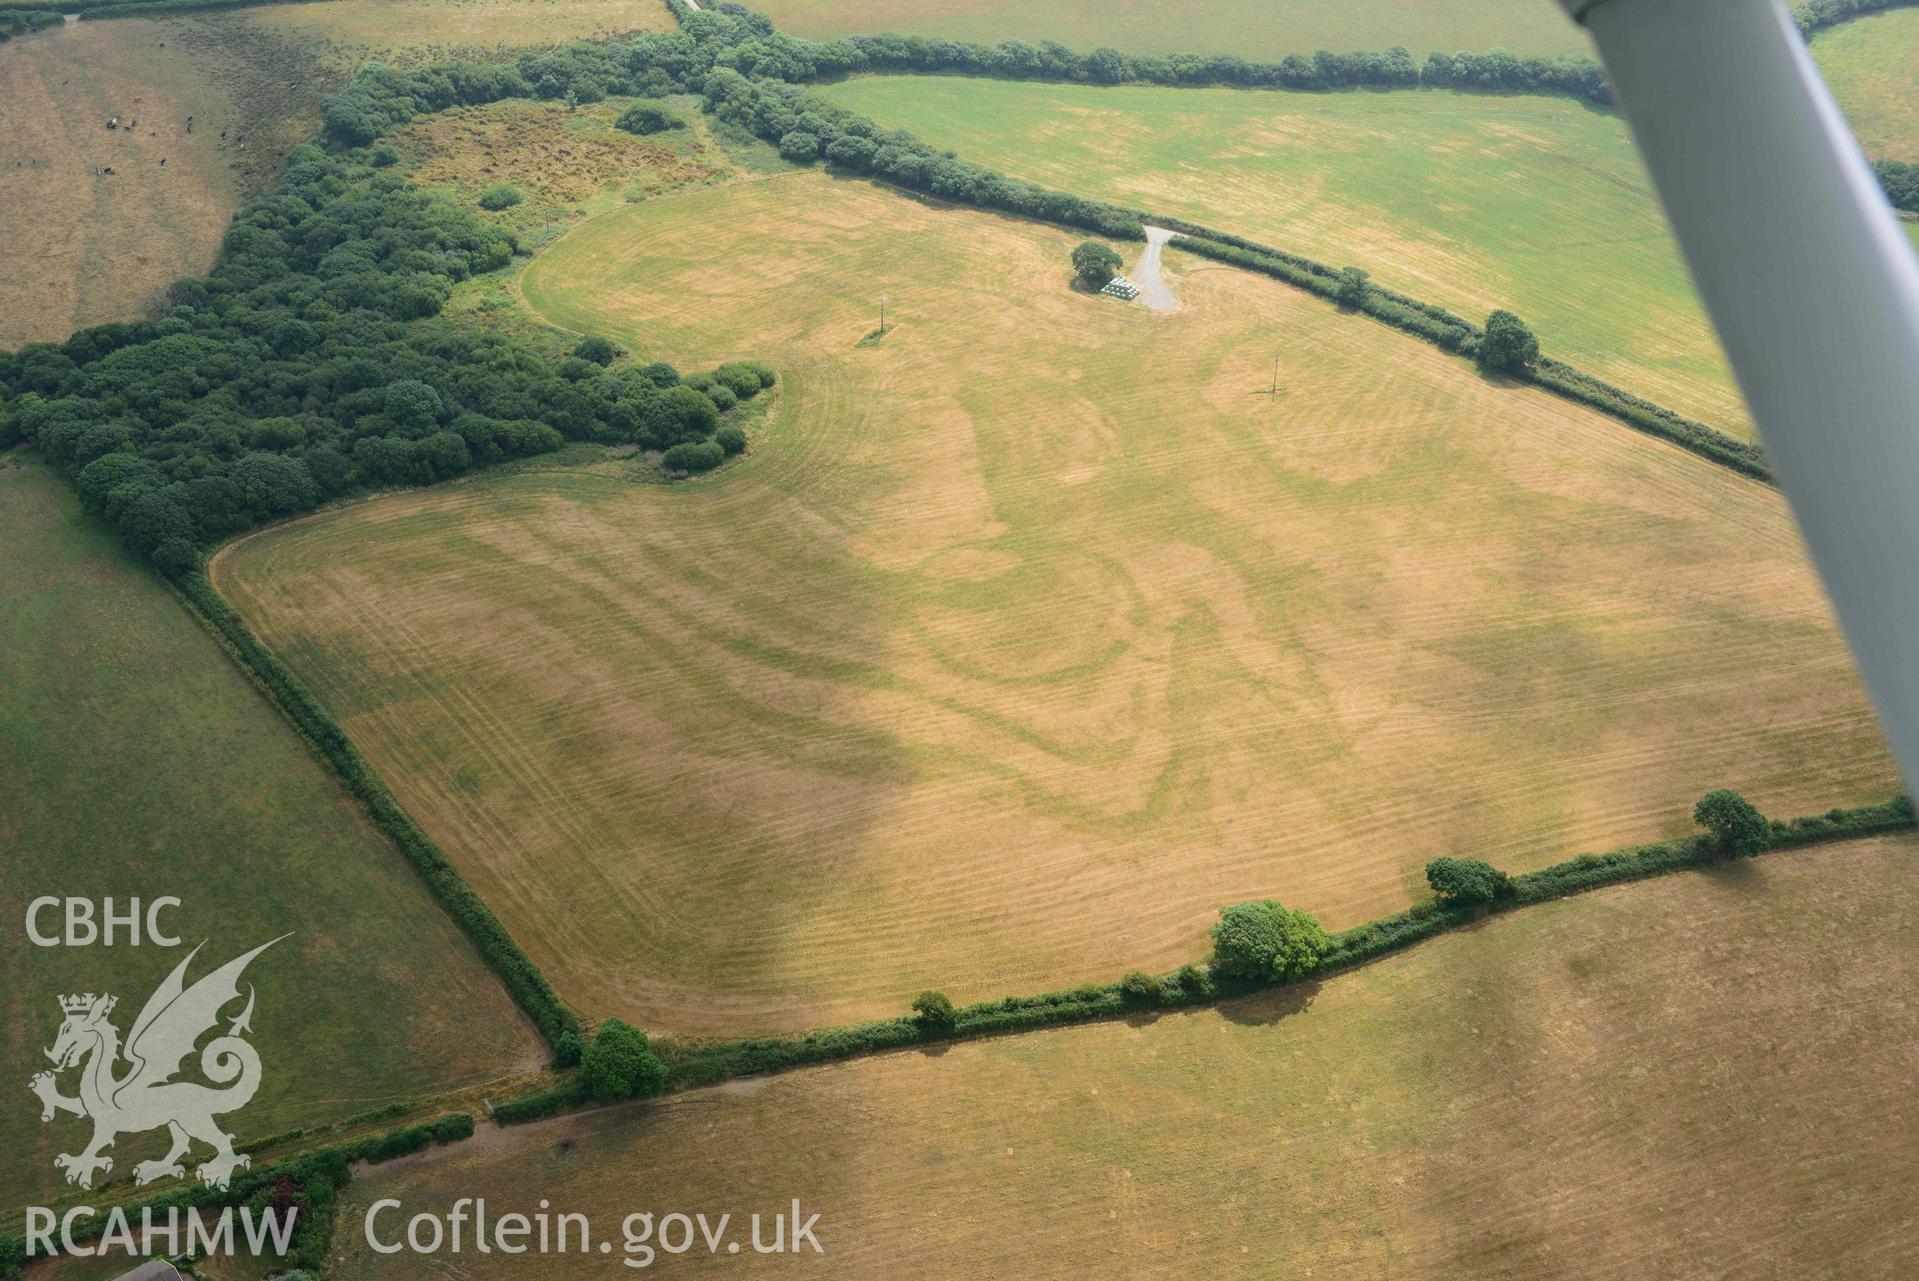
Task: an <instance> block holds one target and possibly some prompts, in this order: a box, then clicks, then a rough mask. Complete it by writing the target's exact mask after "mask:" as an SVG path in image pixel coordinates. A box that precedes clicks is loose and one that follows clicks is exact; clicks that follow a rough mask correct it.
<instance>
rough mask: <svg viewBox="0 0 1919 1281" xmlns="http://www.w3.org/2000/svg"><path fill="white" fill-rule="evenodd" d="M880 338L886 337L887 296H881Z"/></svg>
mask: <svg viewBox="0 0 1919 1281" xmlns="http://www.w3.org/2000/svg"><path fill="white" fill-rule="evenodd" d="M880 337H882V338H884V337H886V295H885V294H881V295H880Z"/></svg>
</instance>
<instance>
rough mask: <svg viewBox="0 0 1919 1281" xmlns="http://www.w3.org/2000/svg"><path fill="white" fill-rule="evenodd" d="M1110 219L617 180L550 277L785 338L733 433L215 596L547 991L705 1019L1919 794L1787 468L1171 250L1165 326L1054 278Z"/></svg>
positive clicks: (378, 515)
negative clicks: (1713, 798) (1244, 906)
mask: <svg viewBox="0 0 1919 1281" xmlns="http://www.w3.org/2000/svg"><path fill="white" fill-rule="evenodd" d="M1075 240H1076V237H1074V236H1073V235H1071V234H1069V233H1066V232H1064V231H1059V230H1056V229H1049V228H1044V227H1038V226H1034V225H1032V224H1030V223H1025V222H1020V221H1017V220H1012V219H1002V218H996V217H992V216H989V215H985V214H981V213H978V212H974V211H966V210H949V209H939V208H935V207H933V206H930V205H927V204H923V203H918V202H914V201H910V200H907V199H905V198H903V197H900V196H898V195H895V194H893V193H890V192H888V191H885V190H883V189H880V188H876V187H874V186H871V185H868V184H864V183H857V182H845V181H836V180H833V179H830V178H828V177H826V176H824V175H821V174H812V173H807V174H791V175H788V176H786V177H780V178H772V179H767V180H763V181H758V182H750V183H745V184H741V185H734V186H730V187H719V188H706V189H703V190H698V191H689V192H684V193H681V194H676V195H671V196H667V197H664V198H661V199H659V200H653V201H648V202H646V203H644V204H640V205H634V206H630V207H627V208H625V209H622V210H620V211H618V212H615V213H612V214H609V215H606V216H604V217H600V218H596V219H592V220H590V221H587V222H585V223H583V224H581V225H579V226H578V227H576V228H574V229H573V230H572V231H571V232H569V233H568V234H567V235H566V236H565V237H564V238H562V239H561V240H559V241H558V242H556V243H555V244H554V245H553V246H552V247H551V248H549V249H547V250H546V251H545V252H544V253H542V254H541V255H540V256H539V257H537V258H535V259H534V260H533V262H532V263H531V264H530V266H529V267H528V268H527V270H526V271H525V273H524V274H523V276H522V277H521V284H522V287H523V290H524V293H525V296H526V298H527V299H528V301H529V302H530V303H531V305H532V307H533V310H534V312H535V313H537V314H538V315H539V316H540V317H542V318H543V319H545V320H547V321H549V322H552V323H554V324H557V325H560V326H562V327H565V328H568V329H574V330H581V331H593V332H599V333H604V334H606V335H608V336H610V337H612V338H613V339H614V340H615V341H617V342H620V343H622V344H625V345H628V346H630V347H631V348H632V349H633V350H634V351H635V352H636V353H637V355H638V357H639V358H641V359H655V358H662V357H663V358H666V359H670V360H673V361H675V362H677V363H679V364H680V366H681V367H682V368H703V367H708V366H710V365H712V364H713V363H715V362H716V361H718V360H720V359H722V358H727V357H733V356H758V357H761V358H764V359H766V360H768V361H770V362H771V363H773V364H774V365H775V366H776V367H777V368H778V369H779V370H780V371H781V374H782V378H783V383H782V385H781V387H780V389H779V390H778V392H777V396H778V398H779V399H778V403H777V405H776V406H775V408H774V410H773V412H772V415H771V417H770V418H769V419H768V421H767V423H766V425H765V426H764V427H763V428H761V429H759V430H758V431H756V433H755V434H754V436H753V444H752V447H751V449H750V451H749V452H748V454H747V455H746V457H745V458H744V459H743V460H742V461H740V462H738V463H736V464H734V465H732V466H731V467H729V468H727V469H726V470H724V471H722V472H721V473H719V474H718V475H717V476H715V477H713V478H711V479H709V480H706V481H701V482H697V483H693V484H687V485H680V486H673V487H663V486H659V485H650V484H639V483H635V482H636V481H638V480H640V479H642V478H643V476H644V472H643V471H642V469H641V468H640V467H639V466H638V465H637V464H635V463H633V462H622V461H620V460H607V461H605V462H603V463H600V464H596V465H594V466H592V467H590V468H586V469H578V468H570V467H568V466H566V465H564V464H556V465H555V466H554V467H552V468H550V469H531V470H525V471H522V472H519V473H517V474H512V475H494V476H486V477H480V478H477V479H475V480H474V481H472V482H470V483H462V484H458V485H454V486H451V487H443V488H440V489H436V490H432V491H426V492H418V493H406V494H396V495H392V496H389V497H385V498H381V499H379V500H377V501H373V502H369V503H365V504H362V505H359V506H355V507H351V508H348V509H344V510H341V511H338V512H333V513H328V514H325V515H322V516H319V517H316V518H314V519H311V520H308V521H305V522H302V523H299V524H295V525H291V526H287V527H284V528H281V529H278V530H273V531H269V532H266V533H263V534H261V535H258V536H256V537H253V538H251V539H248V540H245V541H242V542H240V543H238V544H236V545H234V546H233V547H231V548H230V549H228V550H227V551H226V552H224V553H223V554H222V555H221V557H220V558H219V560H218V561H217V562H216V564H215V567H214V569H215V577H216V582H217V583H218V585H219V587H220V589H221V590H222V591H223V592H225V593H226V594H227V595H228V597H229V598H230V599H232V600H233V601H234V602H235V603H236V604H237V605H238V606H239V607H240V608H241V610H242V611H243V612H244V613H245V614H246V615H247V617H248V618H249V619H250V620H251V621H252V623H253V624H254V626H255V627H256V628H257V629H258V630H259V632H260V633H261V635H262V636H263V637H264V639H265V640H266V641H267V643H268V644H270V645H272V646H274V647H275V648H276V649H277V650H278V652H280V653H281V654H283V655H284V656H285V657H286V658H287V660H288V661H289V662H291V663H292V664H293V665H294V666H295V667H296V668H297V669H298V670H299V671H300V673H301V675H302V676H303V678H305V679H306V680H307V681H308V682H309V684H310V685H311V686H312V687H313V688H314V689H315V690H316V691H317V692H318V693H319V694H320V696H321V697H322V698H323V699H324V701H325V702H326V703H327V704H328V705H329V706H330V707H331V708H332V709H333V710H334V712H335V713H336V714H337V715H338V716H339V717H340V718H341V720H342V722H343V723H344V724H345V726H346V727H347V729H348V732H349V733H351V734H352V735H353V736H354V738H355V740H356V741H357V742H358V743H360V744H361V746H362V748H363V750H365V751H366V752H367V753H368V754H369V756H370V757H371V758H372V759H373V760H374V762H375V763H376V765H377V766H378V767H379V768H380V770H381V771H382V773H383V774H384V776H385V777H386V778H388V779H389V780H390V781H391V782H392V784H393V786H394V787H395V788H396V790H397V791H398V792H399V794H400V795H401V797H402V799H403V800H404V801H405V803H406V804H407V805H408V807H409V809H410V810H411V812H413V813H414V814H415V815H416V816H417V817H418V818H419V819H420V821H421V822H422V823H423V824H424V825H425V826H426V827H427V828H428V830H429V831H431V832H432V833H433V834H434V835H435V837H436V839H438V841H439V842H440V844H441V845H442V847H443V848H444V849H446V850H447V852H448V854H449V855H450V856H451V857H453V858H454V859H455V861H456V862H458V863H459V864H460V866H461V867H462V868H463V869H464V870H465V871H466V872H467V874H468V875H469V876H470V877H471V878H472V879H473V881H474V883H475V885H476V886H477V887H478V888H479V890H480V892H481V893H482V894H483V895H484V896H485V898H486V899H487V901H488V902H489V903H490V904H492V906H493V907H494V908H495V910H496V911H498V912H499V913H500V914H501V915H502V917H503V918H504V919H505V920H506V922H507V924H508V926H509V927H510V928H511V929H512V930H513V931H514V933H515V936H516V937H517V938H519V939H520V940H521V942H522V943H523V944H524V945H525V946H526V947H527V948H528V949H529V951H530V952H531V953H532V954H533V955H534V956H535V958H536V959H537V960H538V961H539V962H540V964H541V965H542V966H543V967H544V968H545V969H546V971H547V973H548V974H549V976H550V977H552V979H553V980H554V982H555V984H556V985H557V986H558V988H559V989H560V991H561V993H562V994H563V995H565V996H566V997H567V998H568V999H569V1000H571V1001H573V1002H574V1003H575V1004H576V1005H577V1006H578V1007H579V1008H581V1009H582V1010H584V1011H586V1012H588V1013H590V1014H594V1015H607V1014H621V1015H623V1016H627V1017H629V1018H632V1019H635V1020H636V1021H639V1022H642V1023H644V1024H645V1025H647V1026H650V1027H653V1028H656V1029H663V1030H671V1031H676V1032H685V1033H723V1032H748V1031H757V1030H763V1029H770V1028H796V1027H806V1026H818V1025H822V1024H827V1023H833V1022H840V1021H846V1020H850V1019H853V1018H857V1017H861V1016H865V1015H871V1014H874V1013H878V1012H883V1011H890V1010H898V1009H900V1008H903V1007H904V1006H905V1004H906V1002H907V1001H908V1000H909V999H910V998H911V996H912V995H913V994H914V993H915V992H917V991H919V990H920V989H922V988H925V987H928V986H940V987H945V988H947V989H948V990H949V991H950V992H951V994H952V995H953V996H954V997H955V998H962V997H963V998H967V999H972V998H978V997H985V996H996V995H1000V994H1002V993H1005V992H1008V991H1034V990H1043V989H1046V988H1051V987H1057V986H1062V985H1067V984H1071V983H1075V982H1080V981H1084V980H1088V979H1094V978H1110V977H1112V976H1114V975H1117V974H1119V973H1121V972H1123V971H1124V970H1125V969H1127V968H1128V967H1130V966H1132V965H1144V966H1171V965H1174V964H1177V963H1179V962H1182V961H1185V960H1188V959H1192V958H1193V957H1195V956H1197V955H1198V954H1199V953H1200V952H1201V951H1202V950H1203V948H1204V945H1205V941H1204V940H1205V930H1206V927H1207V925H1208V922H1209V921H1210V920H1211V919H1212V917H1213V915H1214V913H1215V910H1216V908H1217V906H1218V905H1219V904H1221V903H1225V902H1230V901H1234V900H1236V899H1241V898H1246V897H1251V896H1255V895H1267V894H1273V895H1277V896H1279V897H1281V898H1284V899H1286V900H1288V901H1291V902H1295V903H1301V904H1304V905H1306V906H1308V907H1310V908H1312V909H1314V910H1316V911H1318V912H1320V913H1322V914H1323V915H1324V916H1325V917H1326V918H1327V919H1328V921H1329V923H1332V924H1337V925H1343V924H1347V923H1351V922H1353V921H1356V920H1359V919H1364V918H1366V917H1370V916H1373V915H1376V914H1378V913H1380V912H1383V911H1388V910H1393V909H1396V908H1398V907H1401V906H1403V905H1404V904H1405V903H1407V902H1408V901H1409V900H1410V899H1411V898H1413V897H1414V896H1416V895H1418V894H1422V893H1424V884H1423V880H1422V877H1421V872H1420V869H1421V867H1422V866H1423V864H1424V862H1425V861H1426V860H1427V859H1429V858H1431V857H1433V856H1434V855H1437V854H1442V853H1460V852H1469V853H1474V854H1479V855H1484V856H1486V857H1490V858H1493V859H1495V860H1497V861H1499V862H1501V863H1503V864H1506V865H1509V866H1512V867H1515V868H1518V867H1525V866H1537V865H1539V864H1542V863H1545V862H1550V861H1554V860H1557V859H1560V858H1563V857H1566V856H1567V855H1569V854H1571V853H1573V852H1576V851H1578V850H1580V849H1584V848H1607V847H1611V846H1615V845H1619V844H1625V843H1628V842H1631V841H1635V840H1641V839H1647V838H1651V837H1656V836H1662V835H1671V834H1676V833H1679V832H1683V831H1685V830H1687V829H1688V827H1689V823H1688V820H1687V817H1686V815H1687V813H1688V811H1689V810H1690V807H1691V804H1692V802H1693V800H1694V799H1696V797H1697V796H1698V795H1699V794H1700V793H1701V792H1703V791H1705V790H1706V789H1708V788H1710V787H1713V786H1716V785H1721V784H1726V785H1732V786H1737V787H1740V788H1743V789H1745V790H1747V791H1748V792H1749V793H1750V794H1751V795H1753V796H1754V797H1755V798H1756V799H1757V800H1758V801H1759V803H1760V804H1762V805H1764V806H1765V807H1767V808H1768V809H1769V810H1772V811H1775V812H1778V813H1781V814H1788V815H1789V814H1795V813H1801V812H1806V811H1808V810H1823V809H1824V808H1826V807H1827V806H1828V805H1831V804H1834V803H1837V802H1841V801H1849V800H1864V799H1878V798H1881V797H1883V796H1884V795H1885V794H1887V793H1888V792H1890V791H1891V790H1892V789H1893V787H1894V786H1895V784H1894V780H1893V775H1892V771H1891V769H1890V768H1889V766H1888V764H1887V762H1886V760H1885V757H1884V755H1883V748H1882V747H1881V745H1880V742H1879V738H1878V733H1877V730H1876V728H1875V727H1874V724H1873V721H1872V718H1871V714H1870V712H1869V711H1868V710H1867V708H1866V704H1865V701H1864V699H1863V697H1862V695H1861V693H1860V691H1859V688H1858V686H1857V684H1856V680H1855V678H1854V676H1853V674H1852V670H1851V664H1850V661H1849V659H1848V657H1847V655H1846V653H1845V650H1844V648H1843V646H1842V645H1841V644H1840V642H1839V640H1838V638H1837V636H1836V635H1835V634H1834V632H1833V629H1832V625H1831V623H1830V621H1829V618H1828V615H1827V611H1826V606H1825V604H1824V602H1823V600H1822V599H1821V597H1820V595H1819V592H1818V589H1817V587H1816V585H1815V582H1814V580H1813V578H1812V576H1811V574H1810V572H1809V570H1808V569H1807V567H1806V565H1805V562H1804V559H1803V553H1802V552H1801V550H1800V547H1799V544H1798V540H1797V537H1796V535H1795V534H1794V532H1793V530H1792V527H1791V525H1790V523H1789V521H1788V518H1787V515H1786V511H1785V508H1784V505H1783V503H1782V501H1781V500H1780V498H1779V495H1778V494H1777V493H1776V492H1774V491H1772V490H1770V489H1766V488H1764V487H1762V486H1759V485H1756V484H1752V483H1749V482H1746V481H1743V480H1740V479H1737V478H1735V477H1733V476H1732V475H1730V474H1729V473H1727V472H1725V471H1723V470H1720V469H1718V468H1715V467H1713V466H1711V465H1709V464H1706V463H1704V462H1702V461H1700V460H1698V459H1696V458H1693V457H1692V456H1690V455H1686V454H1683V453H1680V452H1678V451H1676V450H1672V449H1669V448H1667V447H1664V446H1662V445H1660V444H1658V443H1657V442H1655V441H1652V440H1650V439H1648V438H1647V437H1645V436H1643V435H1640V434H1638V433H1635V432H1632V431H1629V430H1627V429H1625V428H1623V427H1621V426H1620V425H1618V424H1616V423H1614V422H1612V421H1610V420H1608V419H1605V418H1601V417H1598V416H1596V415H1593V414H1591V413H1588V412H1585V411H1582V410H1579V409H1577V408H1575V407H1573V406H1570V405H1567V404H1566V403H1565V402H1562V401H1559V400H1556V399H1554V398H1552V397H1549V396H1545V395H1543V394H1539V393H1536V392H1533V391H1530V390H1525V389H1518V388H1510V387H1504V386H1499V385H1495V384H1493V383H1490V382H1487V381H1485V380H1483V379H1481V378H1480V377H1479V376H1478V375H1477V374H1475V373H1474V371H1473V370H1472V368H1471V366H1470V365H1469V364H1468V363H1466V362H1464V361H1461V360H1458V359H1455V358H1450V357H1447V356H1444V355H1443V354H1441V353H1440V352H1438V351H1437V350H1435V349H1433V348H1431V347H1429V346H1426V345H1424V344H1421V343H1418V342H1415V341H1412V340H1410V339H1407V338H1405V337H1404V336H1402V335H1400V334H1398V333H1396V332H1394V331H1392V330H1389V329H1386V328H1385V327H1383V326H1380V325H1377V324H1374V323H1372V322H1370V321H1368V320H1365V319H1364V318H1362V317H1357V316H1351V315H1345V314H1342V313H1340V312H1339V311H1337V310H1336V309H1334V308H1333V307H1331V306H1328V305H1327V304H1325V303H1323V302H1321V301H1319V300H1318V299H1316V298H1313V297H1311V296H1308V295H1305V294H1303V293H1300V292H1298V291H1294V290H1290V289H1287V288H1286V287H1284V286H1281V285H1279V284H1277V283H1276V282H1273V281H1269V280H1266V279H1264V278H1261V277H1257V276H1253V275H1249V274H1247V273H1243V272H1239V271H1235V270H1231V269H1225V268H1219V267H1215V266H1212V265H1210V264H1206V263H1204V262H1202V261H1200V260H1197V259H1192V258H1188V257H1185V256H1184V255H1174V256H1173V268H1172V270H1173V273H1174V277H1175V279H1174V288H1175V290H1176V292H1177V293H1178V294H1179V296H1180V297H1181V298H1182V300H1183V302H1184V306H1183V307H1182V309H1181V310H1179V311H1177V312H1174V313H1168V314H1160V315H1155V314H1153V313H1149V312H1146V311H1144V310H1142V309H1139V308H1129V307H1126V306H1123V305H1121V304H1119V303H1116V302H1114V301H1112V300H1109V299H1098V298H1091V297H1087V296H1086V295H1083V294H1079V293H1075V292H1073V291H1072V290H1071V289H1069V288H1068V277H1069V274H1070V271H1069V267H1068V263H1067V256H1068V251H1069V250H1070V249H1071V247H1072V245H1073V243H1074V242H1075ZM882 293H883V294H886V295H887V296H888V298H889V300H890V301H889V307H888V316H889V321H890V322H891V323H892V324H893V325H894V328H893V329H892V331H891V332H890V333H889V334H888V335H887V336H886V338H885V339H884V340H883V341H881V342H880V343H879V344H878V345H876V346H861V345H859V344H860V340H861V338H862V337H863V336H864V335H866V334H868V333H869V332H870V331H871V330H872V329H873V328H874V326H875V324H876V316H875V312H876V310H877V306H876V304H877V298H878V295H880V294H882ZM1275 353H1281V354H1282V357H1283V359H1282V365H1283V381H1284V384H1285V385H1284V389H1283V394H1282V395H1280V396H1279V397H1277V398H1275V397H1272V396H1269V395H1266V394H1264V393H1265V392H1266V391H1267V389H1268V382H1269V378H1270V370H1271V362H1272V357H1273V355H1274V354H1275Z"/></svg>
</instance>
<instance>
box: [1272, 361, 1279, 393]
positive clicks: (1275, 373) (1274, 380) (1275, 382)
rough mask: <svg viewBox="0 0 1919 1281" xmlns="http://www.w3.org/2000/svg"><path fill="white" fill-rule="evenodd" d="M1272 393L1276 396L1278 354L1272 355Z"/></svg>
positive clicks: (1277, 388) (1277, 387) (1277, 386)
mask: <svg viewBox="0 0 1919 1281" xmlns="http://www.w3.org/2000/svg"><path fill="white" fill-rule="evenodd" d="M1272 394H1273V395H1275V396H1277V395H1279V357H1278V356H1274V357H1273V391H1272Z"/></svg>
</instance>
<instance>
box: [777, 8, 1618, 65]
mask: <svg viewBox="0 0 1919 1281" xmlns="http://www.w3.org/2000/svg"><path fill="white" fill-rule="evenodd" d="M753 7H754V8H756V9H759V10H760V11H761V12H763V13H766V14H768V15H770V16H771V17H772V18H773V20H774V21H775V22H777V23H778V24H779V25H780V27H781V29H782V30H785V31H788V32H791V33H792V34H794V35H803V36H812V37H815V38H817V39H828V38H831V37H833V36H844V35H870V34H872V33H874V32H878V31H899V32H904V33H906V34H908V35H917V36H927V37H929V38H930V37H937V38H943V39H947V40H976V41H979V42H981V43H983V44H997V43H999V42H1000V41H1002V40H1026V41H1030V42H1037V41H1040V40H1058V41H1061V42H1062V43H1064V44H1067V45H1069V46H1071V47H1072V48H1074V49H1079V50H1082V51H1084V50H1091V49H1097V48H1100V47H1102V46H1105V47H1109V48H1114V49H1118V50H1121V51H1122V52H1125V53H1229V54H1235V55H1237V56H1239V57H1242V58H1251V59H1259V60H1271V61H1278V60H1279V59H1280V58H1283V57H1285V56H1286V55H1287V54H1289V53H1303V54H1308V55H1310V54H1312V53H1314V52H1315V51H1317V50H1320V49H1390V48H1392V47H1393V46H1394V45H1404V46H1406V47H1407V48H1409V49H1411V50H1412V51H1413V53H1414V55H1415V56H1417V57H1421V58H1423V57H1425V56H1426V54H1428V53H1431V52H1432V51H1433V50H1436V49H1443V50H1446V51H1448V52H1451V51H1453V50H1458V49H1511V50H1513V51H1514V52H1515V53H1526V54H1541V55H1554V54H1581V53H1589V52H1590V51H1591V49H1592V44H1591V42H1590V41H1589V40H1587V38H1586V33H1585V32H1584V31H1582V30H1580V29H1579V28H1578V27H1577V26H1575V25H1574V24H1572V23H1570V22H1567V21H1566V20H1565V18H1564V17H1563V16H1562V15H1561V14H1560V13H1559V12H1558V11H1556V10H1554V9H1552V8H1551V7H1550V6H1541V5H1533V4H1514V3H1512V2H1511V0H1338V3H1328V2H1327V0H1206V2H1205V3H1204V4H1196V5H1188V6H1185V7H1182V8H1179V9H1173V8H1169V7H1168V6H1167V5H1166V4H1165V3H1164V2H1163V0H1053V3H1050V4H1026V3H1021V2H1020V0H760V3H758V4H755V5H754V6H753Z"/></svg>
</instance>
